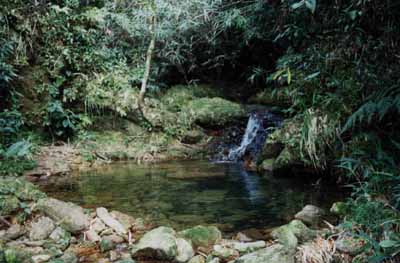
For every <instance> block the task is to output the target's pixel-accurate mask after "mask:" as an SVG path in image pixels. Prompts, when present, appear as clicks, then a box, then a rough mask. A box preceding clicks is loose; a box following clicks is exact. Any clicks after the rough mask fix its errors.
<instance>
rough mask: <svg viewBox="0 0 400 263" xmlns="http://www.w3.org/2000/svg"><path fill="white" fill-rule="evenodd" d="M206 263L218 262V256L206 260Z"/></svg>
mask: <svg viewBox="0 0 400 263" xmlns="http://www.w3.org/2000/svg"><path fill="white" fill-rule="evenodd" d="M207 263H219V258H213V259H211V260H210V261H207Z"/></svg>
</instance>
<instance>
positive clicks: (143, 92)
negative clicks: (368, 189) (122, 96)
mask: <svg viewBox="0 0 400 263" xmlns="http://www.w3.org/2000/svg"><path fill="white" fill-rule="evenodd" d="M155 26H156V15H155V14H154V15H153V17H152V18H151V24H150V34H151V40H150V44H149V48H148V49H147V54H146V66H145V71H144V74H143V79H142V86H141V88H140V93H139V99H138V108H139V110H140V111H141V110H142V108H143V106H144V96H145V95H146V91H147V83H148V82H149V76H150V70H151V60H152V57H153V53H154V49H155V46H156V32H155Z"/></svg>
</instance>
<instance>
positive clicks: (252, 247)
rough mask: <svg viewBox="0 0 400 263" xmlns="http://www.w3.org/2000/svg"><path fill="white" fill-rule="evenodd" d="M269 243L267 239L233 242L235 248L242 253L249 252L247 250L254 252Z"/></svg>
mask: <svg viewBox="0 0 400 263" xmlns="http://www.w3.org/2000/svg"><path fill="white" fill-rule="evenodd" d="M266 246H267V244H266V243H265V241H255V242H248V243H241V242H235V243H233V248H234V249H236V250H237V251H239V252H240V253H247V252H253V251H256V250H258V249H261V248H264V247H266Z"/></svg>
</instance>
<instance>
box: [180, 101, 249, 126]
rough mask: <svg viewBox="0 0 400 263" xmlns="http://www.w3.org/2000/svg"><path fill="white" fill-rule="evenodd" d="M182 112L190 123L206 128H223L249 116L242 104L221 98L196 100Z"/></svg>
mask: <svg viewBox="0 0 400 263" xmlns="http://www.w3.org/2000/svg"><path fill="white" fill-rule="evenodd" d="M182 111H183V114H184V115H183V116H185V117H186V118H187V119H189V121H191V122H195V123H197V124H199V125H201V126H206V127H213V126H223V125H225V124H228V123H233V122H235V121H238V120H240V119H242V118H245V117H246V116H247V113H246V111H245V110H244V108H243V107H242V106H241V105H240V104H238V103H235V102H231V101H228V100H225V99H221V98H201V99H196V100H193V101H191V102H190V103H189V104H188V105H187V106H185V107H184V109H183V110H182Z"/></svg>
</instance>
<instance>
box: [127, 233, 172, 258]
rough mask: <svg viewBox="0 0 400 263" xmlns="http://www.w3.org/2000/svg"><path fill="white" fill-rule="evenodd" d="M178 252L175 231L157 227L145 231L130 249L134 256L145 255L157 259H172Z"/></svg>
mask: <svg viewBox="0 0 400 263" xmlns="http://www.w3.org/2000/svg"><path fill="white" fill-rule="evenodd" d="M177 254H178V246H177V242H176V238H175V231H174V230H173V229H172V228H169V227H158V228H156V229H153V230H151V231H150V232H147V233H146V234H145V235H144V236H143V237H142V238H141V239H140V240H139V243H138V244H137V245H135V246H134V247H133V249H132V255H133V256H134V257H140V256H145V257H148V258H153V259H159V260H173V259H175V257H176V256H177Z"/></svg>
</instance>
